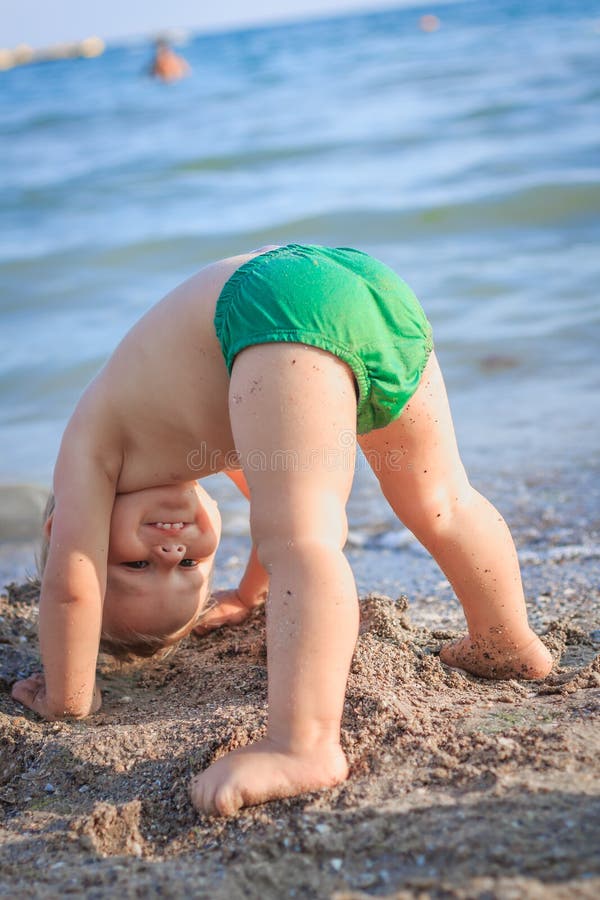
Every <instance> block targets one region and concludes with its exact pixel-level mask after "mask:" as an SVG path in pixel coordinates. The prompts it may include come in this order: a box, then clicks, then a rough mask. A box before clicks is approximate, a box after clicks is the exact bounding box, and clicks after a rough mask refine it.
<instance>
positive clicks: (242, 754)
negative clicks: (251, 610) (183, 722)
mask: <svg viewBox="0 0 600 900" xmlns="http://www.w3.org/2000/svg"><path fill="white" fill-rule="evenodd" d="M230 416H231V423H232V429H233V435H234V438H235V444H236V448H237V450H238V452H239V453H240V455H241V459H242V465H243V468H244V473H245V475H246V479H247V481H248V485H249V487H250V495H251V527H252V537H253V541H254V543H255V545H256V546H257V549H258V556H259V559H260V561H261V563H262V564H263V566H264V567H265V568H266V569H267V571H268V572H269V573H270V590H269V598H268V600H267V652H268V672H269V718H268V728H267V736H266V738H265V739H264V740H263V741H260V742H258V743H257V744H253V745H251V746H250V747H245V748H243V749H242V750H237V751H234V752H233V753H230V754H228V755H227V756H226V757H224V758H223V759H220V760H218V761H217V762H216V763H215V764H214V765H212V766H211V767H210V768H209V769H208V770H207V771H206V772H203V773H202V774H201V775H199V776H197V777H196V778H195V779H194V781H193V783H192V799H193V802H194V805H195V806H196V808H197V809H199V810H201V811H204V812H208V813H220V814H230V813H232V812H234V811H235V810H236V809H239V807H240V806H244V805H250V804H253V803H260V802H263V801H265V800H270V799H274V798H276V797H283V796H291V795H294V794H298V793H301V792H303V791H306V790H317V789H319V788H322V787H328V786H331V785H333V784H336V783H337V782H339V781H342V780H343V779H344V778H345V777H346V775H347V765H346V760H345V757H344V754H343V752H342V750H341V747H340V743H339V738H340V721H341V716H342V709H343V704H344V694H345V688H346V680H347V677H348V671H349V667H350V662H351V658H352V653H353V651H354V645H355V642H356V636H357V632H358V604H357V597H356V588H355V584H354V579H353V576H352V572H351V570H350V567H349V565H348V563H347V561H346V559H345V557H344V555H343V552H342V547H343V546H344V543H345V539H346V516H345V505H346V501H347V498H348V494H349V492H350V487H351V484H352V477H353V472H354V454H355V447H354V435H355V430H356V395H355V391H354V381H353V377H352V375H351V373H350V370H349V369H348V368H347V367H346V365H345V364H344V363H342V362H341V361H340V360H338V359H337V358H336V357H334V356H332V355H330V354H328V353H324V352H323V351H321V350H318V349H316V348H313V347H305V346H303V345H299V344H263V345H259V346H254V347H251V348H249V349H247V350H244V351H243V352H242V353H241V354H240V355H239V356H238V358H237V359H236V362H235V365H234V368H233V373H232V378H231V387H230ZM348 436H349V442H350V445H351V446H350V447H347V446H346V444H347V443H348V440H347V439H348Z"/></svg>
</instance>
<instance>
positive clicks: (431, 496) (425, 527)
mask: <svg viewBox="0 0 600 900" xmlns="http://www.w3.org/2000/svg"><path fill="white" fill-rule="evenodd" d="M477 496H478V495H477V492H476V491H475V490H474V489H473V487H472V486H471V485H470V484H469V482H468V481H466V480H465V482H464V484H462V483H461V484H452V485H448V484H441V485H438V486H437V487H434V486H432V487H431V489H430V490H428V491H424V492H423V493H422V495H421V496H420V498H419V499H418V501H417V502H416V503H414V504H412V505H411V509H410V512H409V514H408V516H407V518H408V519H409V521H405V524H406V525H408V527H409V528H410V529H411V530H412V531H414V532H415V534H417V535H418V536H421V535H424V536H434V537H435V536H441V535H443V534H444V533H447V532H448V531H449V530H450V531H451V530H452V528H453V526H454V523H455V522H456V521H457V519H458V518H460V516H461V515H462V513H463V512H464V511H465V510H468V509H469V508H470V507H471V506H472V504H473V502H474V500H475V498H476V497H477Z"/></svg>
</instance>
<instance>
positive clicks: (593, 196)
mask: <svg viewBox="0 0 600 900" xmlns="http://www.w3.org/2000/svg"><path fill="white" fill-rule="evenodd" d="M599 211H600V182H595V181H581V182H578V183H571V184H538V185H535V186H530V187H524V188H522V189H520V190H515V191H512V192H509V193H494V194H489V195H487V196H483V197H482V196H477V197H473V198H471V199H465V200H463V201H462V202H457V203H448V204H443V203H440V204H435V205H433V204H432V205H429V206H421V207H416V206H413V207H412V208H406V209H402V208H390V209H386V208H374V207H352V206H349V207H347V208H337V209H336V208H333V209H327V210H324V211H321V212H318V213H314V214H310V215H306V216H301V217H295V218H292V217H289V218H283V219H280V220H278V221H273V222H271V223H265V224H264V225H262V226H260V227H257V228H248V229H243V230H239V229H235V230H234V229H231V230H224V231H220V232H218V233H215V232H214V231H212V232H211V231H205V230H201V229H198V230H197V231H194V232H192V233H190V232H187V233H179V234H177V233H176V234H171V235H168V236H166V237H164V238H152V239H142V240H139V241H133V242H130V243H128V244H119V245H116V246H112V247H111V246H108V247H98V246H93V245H91V246H90V245H87V246H86V245H80V246H77V247H73V248H70V249H69V250H67V251H65V250H64V249H61V250H59V251H56V252H50V253H39V252H35V251H34V252H33V253H30V254H27V252H26V250H25V251H24V254H23V256H21V257H20V258H19V259H15V258H14V257H13V258H12V259H10V260H8V261H6V262H4V263H2V264H0V277H5V278H8V279H9V280H10V279H11V278H19V277H21V276H26V275H27V276H29V277H30V275H31V265H32V263H35V265H36V267H37V268H38V271H39V272H44V274H45V275H46V276H48V275H49V274H51V273H52V272H53V271H55V272H56V273H59V272H63V273H64V271H65V267H67V268H68V267H69V266H70V264H71V263H73V265H76V267H79V266H81V265H82V264H84V265H85V266H86V267H88V268H89V267H92V268H93V267H96V268H99V269H105V268H107V267H113V266H128V265H134V266H135V265H141V264H144V265H146V264H147V265H149V266H150V268H152V269H153V268H155V267H156V268H164V267H165V266H169V265H173V266H184V267H185V266H186V265H188V264H190V263H191V264H192V265H196V264H197V263H198V262H202V261H204V260H206V261H208V260H211V259H215V258H218V257H219V256H227V255H229V254H232V253H236V252H240V250H241V249H245V248H247V249H251V248H254V247H258V246H260V245H261V244H264V243H271V242H279V241H284V240H300V239H301V240H306V241H313V242H317V243H318V242H322V243H328V242H329V241H331V240H339V239H341V238H342V239H343V240H345V241H354V242H358V243H369V242H371V241H377V242H388V241H395V240H398V239H400V238H401V239H402V240H403V241H406V240H417V239H427V238H435V237H437V236H438V235H440V234H444V235H449V234H456V235H460V234H465V233H469V232H473V231H477V232H479V233H480V232H484V231H486V230H487V231H493V230H494V229H497V228H502V229H504V228H513V229H519V228H530V227H536V226H537V227H541V228H544V227H546V228H547V227H552V226H555V225H562V226H569V225H574V224H576V223H578V222H587V221H589V220H594V219H595V218H597V216H598V213H599ZM4 308H5V309H6V308H7V307H6V306H5V307H4ZM8 308H10V306H9V307H8Z"/></svg>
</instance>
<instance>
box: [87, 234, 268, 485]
mask: <svg viewBox="0 0 600 900" xmlns="http://www.w3.org/2000/svg"><path fill="white" fill-rule="evenodd" d="M267 249H270V248H267V247H264V248H261V249H260V250H257V251H254V252H252V253H249V254H244V255H243V256H236V257H230V258H228V259H225V260H221V261H219V262H217V263H213V264H212V265H209V266H207V267H206V268H204V269H202V270H201V271H200V272H199V273H198V274H197V275H195V276H193V277H192V278H190V279H189V280H188V281H186V282H184V283H183V284H182V285H180V286H179V287H177V288H176V289H175V290H174V291H172V292H171V293H170V294H168V295H167V296H166V297H165V298H164V299H163V300H161V301H160V302H159V303H157V304H156V306H154V307H153V308H152V309H150V310H149V311H148V313H146V315H144V316H143V318H142V319H140V321H139V322H138V323H137V324H136V325H135V326H134V327H133V328H132V329H131V331H129V332H128V334H127V335H126V336H125V337H124V339H123V340H122V342H121V343H120V344H119V346H118V347H117V349H116V350H115V352H114V353H113V355H112V356H111V358H110V359H109V360H108V362H107V364H106V366H105V367H104V369H103V370H102V371H101V372H100V374H99V375H98V376H97V378H96V379H95V380H94V382H92V384H91V385H90V387H89V388H88V389H87V391H86V392H85V394H84V395H83V397H82V399H81V401H80V403H79V406H78V409H77V415H76V416H75V417H74V419H75V420H76V421H77V422H78V423H80V424H79V426H78V427H81V426H83V428H85V429H88V428H91V429H92V431H93V433H95V434H96V435H98V436H101V441H102V445H103V446H109V452H110V453H111V454H112V453H114V456H115V458H116V457H118V460H119V477H118V481H117V492H118V493H128V492H130V491H137V490H142V489H144V488H148V487H154V486H158V485H166V484H174V483H177V482H181V481H190V480H192V479H197V478H202V477H204V476H206V475H209V474H211V473H214V472H217V471H220V470H222V469H223V468H225V467H226V466H229V467H231V462H232V459H233V458H234V453H235V446H234V441H233V436H232V434H231V427H230V423H229V411H228V388H229V374H228V372H227V368H226V365H225V361H224V359H223V355H222V352H221V347H220V344H219V342H218V340H217V336H216V334H215V327H214V314H215V307H216V303H217V299H218V297H219V294H220V293H221V290H222V288H223V286H224V284H225V282H226V281H227V280H228V279H229V277H230V276H231V275H232V274H233V272H234V271H235V270H236V269H237V268H238V267H239V266H241V265H243V263H245V262H246V261H247V260H248V259H251V258H252V257H253V256H257V255H259V254H260V253H262V252H265V250H267Z"/></svg>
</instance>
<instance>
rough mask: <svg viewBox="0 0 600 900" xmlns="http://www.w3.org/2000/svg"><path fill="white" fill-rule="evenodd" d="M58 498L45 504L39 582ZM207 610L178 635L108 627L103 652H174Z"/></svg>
mask: <svg viewBox="0 0 600 900" xmlns="http://www.w3.org/2000/svg"><path fill="white" fill-rule="evenodd" d="M54 507H55V499H54V494H53V493H52V492H50V495H49V497H48V501H47V503H46V507H45V509H44V519H43V531H42V545H41V547H40V552H39V555H38V557H37V559H36V565H37V570H38V575H39V579H40V583H41V580H42V576H43V574H44V569H45V568H46V563H47V562H48V554H49V552H50V534H49V530H48V528H47V527H46V526H47V523H48V520H49V519H50V517H51V516H52V514H53V513H54ZM213 571H214V567H213V569H211V571H210V575H209V580H208V588H207V594H208V595H209V596H210V590H211V583H212V575H213ZM206 612H207V607H204V608H203V609H201V610H200V612H199V613H198V615H197V616H196V618H195V619H194V621H193V622H192V623H191V625H186V626H185V629H184V630H183V633H180V632H177V634H176V635H175V636H173V635H171V636H170V637H166V636H165V635H159V634H142V633H141V632H138V631H134V630H131V631H130V632H129V633H128V635H127V637H116V636H115V635H112V634H110V633H109V632H107V631H103V632H102V634H101V635H100V650H101V652H102V653H108V654H109V656H112V657H114V658H115V659H118V660H119V662H132V661H133V660H135V659H151V658H152V657H157V658H158V659H165V657H167V656H170V654H171V653H173V652H174V651H175V650H176V649H177V647H178V646H179V644H180V643H181V641H182V640H183V639H184V638H185V637H187V636H188V634H189V633H190V632H191V631H192V629H193V628H194V627H195V626H196V625H197V624H198V621H199V620H200V618H201V617H202V616H203V615H205V614H206Z"/></svg>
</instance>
